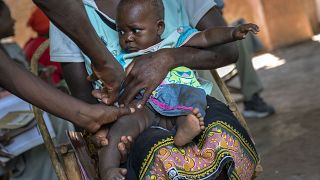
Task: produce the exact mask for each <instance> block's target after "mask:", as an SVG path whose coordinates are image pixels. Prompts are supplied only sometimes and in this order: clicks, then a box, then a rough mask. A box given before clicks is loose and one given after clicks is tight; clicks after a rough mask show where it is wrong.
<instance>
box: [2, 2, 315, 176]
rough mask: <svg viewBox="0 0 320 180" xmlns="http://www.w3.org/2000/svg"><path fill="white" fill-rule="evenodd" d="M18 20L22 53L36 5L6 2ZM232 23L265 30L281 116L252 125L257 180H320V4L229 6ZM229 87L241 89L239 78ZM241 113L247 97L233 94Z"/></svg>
mask: <svg viewBox="0 0 320 180" xmlns="http://www.w3.org/2000/svg"><path fill="white" fill-rule="evenodd" d="M5 2H6V3H7V4H8V5H9V7H10V9H11V12H12V15H13V17H14V18H15V19H16V26H15V30H16V32H19V33H17V35H16V36H15V37H13V38H10V39H6V40H5V41H15V42H17V43H18V44H19V45H20V46H21V47H23V46H24V44H25V43H26V41H27V40H28V39H29V38H30V37H32V36H35V33H34V32H33V31H32V30H31V28H29V27H27V25H26V24H27V21H28V18H29V17H30V13H31V11H32V9H33V6H34V5H33V3H32V1H31V0H5ZM223 13H224V17H225V18H226V20H227V21H228V22H229V23H232V22H234V21H236V20H238V19H240V18H242V19H245V20H246V21H247V22H253V23H256V24H257V25H259V26H260V30H261V31H260V33H259V34H258V37H259V39H260V40H261V42H262V44H263V46H264V49H263V50H262V51H259V52H257V53H256V54H255V56H254V58H253V59H252V61H253V65H254V68H255V69H256V70H257V72H258V75H259V76H260V78H261V80H262V83H263V85H264V91H263V93H262V96H263V97H264V98H265V99H267V101H268V102H269V103H270V104H272V105H273V106H274V107H275V110H276V113H275V114H274V115H273V116H270V117H267V118H264V119H250V120H247V123H248V125H249V127H250V130H251V133H252V135H253V137H254V140H255V143H256V146H257V149H258V151H259V153H260V156H261V164H262V166H263V169H264V171H263V172H262V173H261V174H260V175H259V176H258V178H257V179H260V180H262V179H266V180H269V179H274V180H275V179H279V180H300V179H301V180H302V179H303V180H304V179H307V180H319V179H320V171H319V170H320V163H319V160H320V143H319V142H320V141H319V139H318V138H319V137H320V131H319V130H320V105H319V103H320V95H319V89H320V80H319V77H320V44H319V42H320V35H318V33H319V32H320V30H319V29H320V26H319V22H320V0H303V1H302V0H242V1H239V0H225V9H224V11H223ZM227 84H228V86H230V87H231V86H232V87H239V80H238V79H237V77H235V78H233V79H232V80H230V81H228V83H227ZM233 96H234V98H235V99H236V101H237V102H239V107H240V109H241V108H243V107H242V103H241V101H242V97H241V95H239V94H237V93H233Z"/></svg>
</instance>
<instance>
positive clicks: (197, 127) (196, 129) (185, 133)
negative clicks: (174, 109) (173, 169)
mask: <svg viewBox="0 0 320 180" xmlns="http://www.w3.org/2000/svg"><path fill="white" fill-rule="evenodd" d="M177 128H178V130H177V133H176V135H175V136H174V143H175V144H176V145H177V146H184V145H186V144H187V143H190V142H191V141H192V139H193V138H195V137H196V136H197V135H198V134H199V133H200V132H201V131H203V130H204V129H205V126H204V119H203V117H202V115H201V114H200V112H199V109H198V108H194V109H193V110H192V113H191V114H188V115H187V116H180V117H178V119H177Z"/></svg>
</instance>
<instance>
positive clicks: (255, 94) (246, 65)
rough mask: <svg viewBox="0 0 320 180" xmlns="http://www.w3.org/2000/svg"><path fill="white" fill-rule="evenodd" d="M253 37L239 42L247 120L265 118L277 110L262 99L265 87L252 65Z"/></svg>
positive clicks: (239, 61)
mask: <svg viewBox="0 0 320 180" xmlns="http://www.w3.org/2000/svg"><path fill="white" fill-rule="evenodd" d="M252 38H253V36H252V35H248V36H247V38H246V39H244V40H242V41H239V43H238V45H239V59H238V61H237V63H236V68H237V70H238V75H239V79H240V86H241V92H242V94H243V96H244V111H243V116H244V117H245V118H264V117H267V116H270V115H272V114H273V113H274V112H275V110H274V108H273V107H272V106H271V105H268V104H267V103H266V102H265V101H264V100H263V99H262V98H261V97H260V93H261V92H262V90H263V86H262V83H261V80H260V78H259V77H258V74H257V72H256V71H255V69H254V67H253V64H252V57H253V54H254V48H253V45H252V42H253V41H252Z"/></svg>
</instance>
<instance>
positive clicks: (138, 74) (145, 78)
mask: <svg viewBox="0 0 320 180" xmlns="http://www.w3.org/2000/svg"><path fill="white" fill-rule="evenodd" d="M173 61H174V60H173V57H172V56H171V55H170V54H169V53H168V51H167V50H166V49H162V50H159V51H157V52H154V53H149V54H146V55H143V56H139V57H137V58H135V59H134V64H133V65H132V68H131V70H130V72H129V74H128V75H127V77H126V78H125V81H124V84H123V87H124V92H123V94H122V95H121V97H120V98H119V103H120V104H124V105H128V104H130V103H131V102H132V100H133V99H134V97H135V96H136V95H137V94H138V93H139V92H140V91H141V90H142V89H144V90H145V92H144V95H143V98H142V100H141V101H139V102H138V103H137V108H141V107H142V106H144V105H145V103H146V101H147V100H148V98H149V97H150V95H151V93H152V91H153V90H155V89H156V87H158V86H159V85H160V84H161V82H162V81H163V79H164V78H165V77H166V75H167V74H168V72H169V71H170V69H171V67H172V64H173V63H172V62H173Z"/></svg>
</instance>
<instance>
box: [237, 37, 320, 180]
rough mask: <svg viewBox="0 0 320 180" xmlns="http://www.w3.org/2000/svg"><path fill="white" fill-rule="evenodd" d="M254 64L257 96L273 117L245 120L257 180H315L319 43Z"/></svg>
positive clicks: (319, 167)
mask: <svg viewBox="0 0 320 180" xmlns="http://www.w3.org/2000/svg"><path fill="white" fill-rule="evenodd" d="M268 57H270V58H268ZM261 59H263V61H264V65H261V62H258V61H261ZM268 59H269V60H270V62H269V63H268V61H269V60H268ZM254 62H255V68H256V67H257V66H260V67H258V68H259V69H258V70H257V71H258V74H259V76H260V77H261V80H262V82H263V85H264V87H265V90H264V91H263V93H262V96H263V97H264V99H265V100H266V101H267V102H269V103H270V104H272V105H273V106H274V107H275V109H276V111H277V112H276V114H275V115H273V116H271V117H268V118H265V119H251V120H247V122H248V125H249V127H250V129H251V132H252V134H253V137H254V139H255V142H256V147H257V149H258V152H259V153H260V156H261V164H262V166H263V168H264V171H263V173H262V174H261V175H260V176H259V177H258V178H257V180H270V179H272V180H278V179H279V180H300V179H301V180H319V179H320V161H319V160H320V140H319V139H320V104H319V103H320V93H319V89H320V80H319V77H320V43H319V42H317V41H311V40H310V41H307V42H303V43H300V44H297V45H294V46H291V47H287V48H283V49H279V50H276V51H274V52H271V53H270V54H263V55H261V56H259V57H256V58H255V59H254ZM259 63H260V65H259ZM262 64H263V63H262ZM232 81H236V79H235V80H232ZM231 83H232V82H231Z"/></svg>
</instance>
